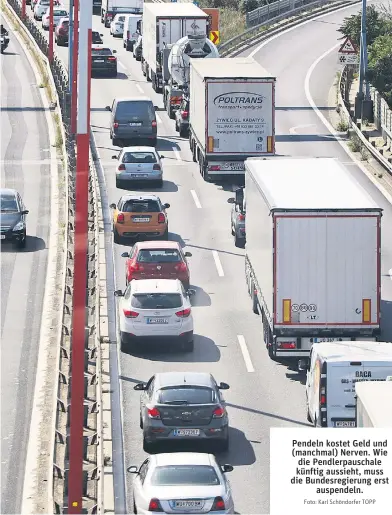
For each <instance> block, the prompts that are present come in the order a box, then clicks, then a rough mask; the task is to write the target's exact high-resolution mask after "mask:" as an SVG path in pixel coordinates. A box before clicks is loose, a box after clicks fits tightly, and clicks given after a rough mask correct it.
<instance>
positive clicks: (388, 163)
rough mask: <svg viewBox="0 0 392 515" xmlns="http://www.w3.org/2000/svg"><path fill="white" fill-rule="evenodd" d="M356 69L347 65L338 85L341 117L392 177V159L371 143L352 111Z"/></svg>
mask: <svg viewBox="0 0 392 515" xmlns="http://www.w3.org/2000/svg"><path fill="white" fill-rule="evenodd" d="M356 68H357V67H355V66H352V65H346V66H345V67H344V68H343V71H342V74H341V76H340V79H339V84H338V94H339V104H340V106H341V109H340V115H341V116H342V119H343V120H345V121H346V122H347V124H348V125H349V127H350V128H351V129H352V130H353V131H354V133H355V134H356V135H357V137H358V138H359V140H360V141H361V143H362V145H364V147H365V148H366V149H367V150H368V151H369V152H370V154H371V155H372V156H373V157H374V158H375V159H376V160H377V161H378V162H379V163H380V164H381V165H382V166H383V168H385V170H386V171H387V172H388V173H389V174H391V175H392V157H388V158H386V157H385V156H384V155H383V153H382V149H380V148H377V147H376V146H375V145H373V144H372V143H370V141H369V139H368V137H367V136H365V135H364V134H363V133H362V131H361V123H360V122H357V121H356V120H355V118H354V112H353V111H352V110H351V105H350V100H349V98H350V97H349V96H350V89H351V84H352V82H353V79H354V71H355V69H356ZM342 111H343V112H342Z"/></svg>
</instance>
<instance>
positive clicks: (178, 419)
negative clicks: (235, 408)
mask: <svg viewBox="0 0 392 515" xmlns="http://www.w3.org/2000/svg"><path fill="white" fill-rule="evenodd" d="M229 388H230V386H229V385H228V384H226V383H220V384H219V386H218V384H217V383H216V381H215V379H214V378H213V376H212V375H211V374H208V373H207V372H163V373H160V374H155V375H154V376H152V377H151V379H150V380H149V381H148V383H147V384H145V383H139V384H137V385H135V386H134V390H139V391H142V392H143V393H142V394H141V396H140V427H141V428H142V429H143V449H144V450H145V452H151V451H152V450H153V449H154V447H155V445H156V444H158V443H161V442H167V441H172V442H180V441H183V440H185V441H188V442H189V441H193V442H195V443H196V442H197V443H198V444H200V443H201V441H209V442H210V443H211V444H213V445H214V447H215V448H216V449H217V450H218V451H221V452H224V451H227V449H228V447H229V417H228V415H227V411H226V406H225V400H224V399H223V397H222V394H221V392H220V390H228V389H229Z"/></svg>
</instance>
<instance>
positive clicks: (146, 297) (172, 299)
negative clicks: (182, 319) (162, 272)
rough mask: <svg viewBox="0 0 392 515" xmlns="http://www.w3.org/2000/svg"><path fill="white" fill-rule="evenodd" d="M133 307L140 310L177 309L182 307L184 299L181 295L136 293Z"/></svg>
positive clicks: (132, 301) (132, 302) (133, 298)
mask: <svg viewBox="0 0 392 515" xmlns="http://www.w3.org/2000/svg"><path fill="white" fill-rule="evenodd" d="M131 305H132V307H133V308H139V309H177V308H180V307H181V306H182V298H181V295H180V294H179V293H135V295H133V297H132V300H131Z"/></svg>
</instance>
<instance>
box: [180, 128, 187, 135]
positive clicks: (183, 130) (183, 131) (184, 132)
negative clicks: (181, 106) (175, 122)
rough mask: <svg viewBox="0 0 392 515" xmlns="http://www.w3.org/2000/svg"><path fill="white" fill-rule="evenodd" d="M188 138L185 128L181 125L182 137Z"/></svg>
mask: <svg viewBox="0 0 392 515" xmlns="http://www.w3.org/2000/svg"><path fill="white" fill-rule="evenodd" d="M186 136H187V130H186V129H184V128H183V127H181V125H180V137H181V138H186Z"/></svg>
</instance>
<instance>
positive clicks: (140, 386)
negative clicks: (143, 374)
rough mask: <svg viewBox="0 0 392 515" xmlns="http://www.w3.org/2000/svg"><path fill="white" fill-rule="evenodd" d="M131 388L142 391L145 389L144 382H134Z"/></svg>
mask: <svg viewBox="0 0 392 515" xmlns="http://www.w3.org/2000/svg"><path fill="white" fill-rule="evenodd" d="M133 389H134V390H136V391H139V392H140V391H144V390H145V389H146V385H145V384H144V383H138V384H135V386H134V387H133Z"/></svg>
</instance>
